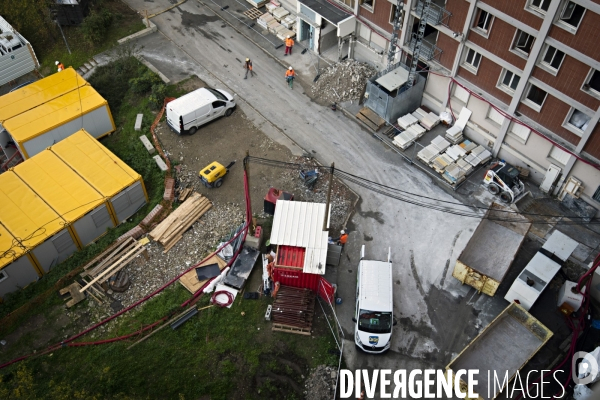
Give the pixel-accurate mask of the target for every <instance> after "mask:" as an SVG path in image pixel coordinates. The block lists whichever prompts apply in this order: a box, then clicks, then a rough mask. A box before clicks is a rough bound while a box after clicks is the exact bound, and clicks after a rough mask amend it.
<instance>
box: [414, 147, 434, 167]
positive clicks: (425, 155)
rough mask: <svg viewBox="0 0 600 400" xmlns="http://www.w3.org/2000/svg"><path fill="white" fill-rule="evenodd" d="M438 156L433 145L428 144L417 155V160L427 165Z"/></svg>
mask: <svg viewBox="0 0 600 400" xmlns="http://www.w3.org/2000/svg"><path fill="white" fill-rule="evenodd" d="M439 154H440V152H439V150H438V148H437V147H435V145H434V144H430V145H428V146H427V147H425V148H423V150H421V151H419V152H418V153H417V158H418V159H419V160H421V161H423V162H424V163H425V164H427V165H429V164H431V162H432V161H433V160H434V159H435V158H436V157H437V156H438V155H439Z"/></svg>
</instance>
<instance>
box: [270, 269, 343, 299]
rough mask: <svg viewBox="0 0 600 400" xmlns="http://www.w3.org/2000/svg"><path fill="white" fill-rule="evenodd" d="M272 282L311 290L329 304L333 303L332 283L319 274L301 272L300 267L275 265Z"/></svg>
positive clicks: (333, 290)
mask: <svg viewBox="0 0 600 400" xmlns="http://www.w3.org/2000/svg"><path fill="white" fill-rule="evenodd" d="M273 282H279V283H280V284H281V285H285V286H292V287H297V288H303V289H310V290H313V291H315V292H316V293H317V294H318V295H319V296H320V297H321V298H322V299H324V300H326V301H327V302H329V303H330V304H331V303H333V296H334V293H335V289H334V288H333V285H332V284H331V283H329V281H327V280H326V279H325V278H323V276H321V275H317V274H307V273H304V272H302V268H299V269H298V268H289V267H275V268H273Z"/></svg>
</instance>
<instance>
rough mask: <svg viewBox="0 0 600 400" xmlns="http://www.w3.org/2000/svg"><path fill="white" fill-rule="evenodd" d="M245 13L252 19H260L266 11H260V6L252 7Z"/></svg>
mask: <svg viewBox="0 0 600 400" xmlns="http://www.w3.org/2000/svg"><path fill="white" fill-rule="evenodd" d="M243 14H244V15H245V16H246V17H248V18H250V19H258V17H260V16H261V15H263V14H264V12H262V11H260V10H259V9H258V8H250V9H248V10H246V11H244V13H243Z"/></svg>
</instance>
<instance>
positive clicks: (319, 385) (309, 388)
mask: <svg viewBox="0 0 600 400" xmlns="http://www.w3.org/2000/svg"><path fill="white" fill-rule="evenodd" d="M336 380H337V369H336V368H334V367H328V366H326V365H319V366H318V367H317V368H315V369H314V371H313V372H312V373H311V374H310V376H309V377H308V379H307V380H306V383H305V384H304V387H305V388H306V390H305V392H304V393H305V394H306V400H329V399H331V398H332V397H333V391H334V389H335V382H336Z"/></svg>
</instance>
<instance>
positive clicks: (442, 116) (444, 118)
mask: <svg viewBox="0 0 600 400" xmlns="http://www.w3.org/2000/svg"><path fill="white" fill-rule="evenodd" d="M440 121H442V122H443V123H445V124H448V125H450V124H451V123H452V115H450V113H449V112H446V111H444V112H443V113H441V114H440Z"/></svg>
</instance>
